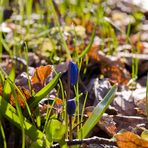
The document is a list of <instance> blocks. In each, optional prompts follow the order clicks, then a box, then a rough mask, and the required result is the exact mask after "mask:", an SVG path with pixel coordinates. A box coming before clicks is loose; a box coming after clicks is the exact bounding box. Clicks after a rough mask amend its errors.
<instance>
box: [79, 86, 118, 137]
mask: <svg viewBox="0 0 148 148" xmlns="http://www.w3.org/2000/svg"><path fill="white" fill-rule="evenodd" d="M116 89H117V86H116V85H114V86H113V87H112V88H111V89H110V91H109V92H108V93H107V95H106V96H105V97H104V99H103V100H102V101H101V102H100V103H98V105H97V106H96V107H95V108H94V110H93V112H92V115H91V116H90V117H89V118H88V119H87V121H86V122H85V124H84V125H83V127H82V128H81V130H80V131H79V133H78V137H79V138H85V137H86V136H87V135H88V134H89V132H90V131H91V130H92V128H93V127H94V126H95V125H96V124H97V122H98V121H99V120H100V118H101V117H102V115H103V113H104V112H105V110H106V109H107V108H108V106H109V104H110V103H111V102H112V100H113V97H114V95H115V92H116Z"/></svg>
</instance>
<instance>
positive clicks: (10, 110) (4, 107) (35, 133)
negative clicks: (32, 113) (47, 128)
mask: <svg viewBox="0 0 148 148" xmlns="http://www.w3.org/2000/svg"><path fill="white" fill-rule="evenodd" d="M0 112H1V115H2V116H4V117H5V118H7V119H8V120H9V121H10V122H11V123H12V124H14V125H15V126H16V127H18V128H19V129H21V123H20V119H19V116H18V115H17V113H16V109H15V108H14V107H13V106H11V105H10V104H9V103H8V102H7V101H6V100H5V99H3V98H2V97H1V96H0ZM23 123H24V129H25V133H26V134H27V135H28V136H29V137H30V138H31V139H32V140H34V141H35V140H36V139H43V138H44V134H43V133H42V132H41V131H40V130H38V129H37V128H36V127H35V126H34V125H32V124H31V123H29V121H27V120H26V118H25V117H24V122H23Z"/></svg>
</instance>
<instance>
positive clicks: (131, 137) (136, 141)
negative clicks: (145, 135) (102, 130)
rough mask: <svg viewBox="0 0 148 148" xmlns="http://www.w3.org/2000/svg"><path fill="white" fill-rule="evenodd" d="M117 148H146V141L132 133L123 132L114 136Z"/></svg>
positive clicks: (147, 144)
mask: <svg viewBox="0 0 148 148" xmlns="http://www.w3.org/2000/svg"><path fill="white" fill-rule="evenodd" d="M115 138H116V140H117V145H118V147H119V148H148V141H146V140H143V139H142V138H141V137H140V136H138V135H136V134H134V133H132V132H128V131H127V132H124V133H121V134H117V135H115Z"/></svg>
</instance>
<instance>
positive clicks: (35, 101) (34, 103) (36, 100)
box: [29, 74, 60, 107]
mask: <svg viewBox="0 0 148 148" xmlns="http://www.w3.org/2000/svg"><path fill="white" fill-rule="evenodd" d="M59 78H60V74H56V76H55V77H54V78H53V79H52V80H51V81H50V82H49V83H48V84H47V85H46V86H45V87H44V88H42V89H41V90H40V91H39V92H37V93H36V94H35V95H34V96H33V97H32V99H31V102H30V105H29V106H30V107H36V106H37V105H38V103H39V102H40V101H41V99H43V98H44V97H45V96H47V94H48V93H49V92H50V91H51V90H52V89H53V88H54V87H55V85H56V84H57V82H58V80H59Z"/></svg>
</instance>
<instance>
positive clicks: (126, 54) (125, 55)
mask: <svg viewBox="0 0 148 148" xmlns="http://www.w3.org/2000/svg"><path fill="white" fill-rule="evenodd" d="M117 57H123V58H138V59H140V60H148V55H146V54H132V53H118V54H117Z"/></svg>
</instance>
